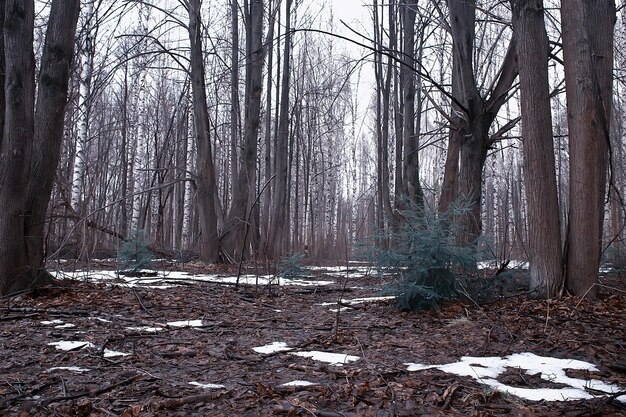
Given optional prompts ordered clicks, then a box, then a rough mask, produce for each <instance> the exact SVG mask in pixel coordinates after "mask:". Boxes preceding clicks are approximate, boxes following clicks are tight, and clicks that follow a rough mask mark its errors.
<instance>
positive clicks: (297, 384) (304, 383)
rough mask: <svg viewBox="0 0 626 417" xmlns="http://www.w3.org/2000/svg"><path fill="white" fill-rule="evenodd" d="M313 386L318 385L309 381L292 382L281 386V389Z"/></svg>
mask: <svg viewBox="0 0 626 417" xmlns="http://www.w3.org/2000/svg"><path fill="white" fill-rule="evenodd" d="M313 385H318V384H316V383H314V382H309V381H298V380H296V381H291V382H286V383H284V384H281V387H310V386H313Z"/></svg>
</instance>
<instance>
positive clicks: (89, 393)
mask: <svg viewBox="0 0 626 417" xmlns="http://www.w3.org/2000/svg"><path fill="white" fill-rule="evenodd" d="M141 377H142V376H141V375H135V376H133V377H131V378H128V379H125V380H123V381H119V382H116V383H115V384H111V385H107V386H106V387H104V388H100V389H98V390H90V391H84V392H81V393H78V394H74V395H69V396H63V397H53V398H48V399H44V400H43V401H41V403H40V405H41V406H45V405H48V404H50V403H53V402H57V401H67V400H75V399H77V398H82V397H95V396H97V395H100V394H104V393H105V392H108V391H111V390H112V389H114V388H117V387H119V386H122V385H128V384H131V383H133V382H135V381H137V380H139V379H141Z"/></svg>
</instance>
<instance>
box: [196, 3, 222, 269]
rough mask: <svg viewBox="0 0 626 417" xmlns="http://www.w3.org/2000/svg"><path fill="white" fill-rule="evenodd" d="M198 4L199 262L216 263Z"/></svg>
mask: <svg viewBox="0 0 626 417" xmlns="http://www.w3.org/2000/svg"><path fill="white" fill-rule="evenodd" d="M201 3H202V1H201V0H190V1H189V40H190V43H191V90H192V96H193V113H194V122H195V131H196V151H197V167H196V169H197V170H198V171H199V172H198V175H197V177H196V190H197V199H198V214H199V217H200V230H201V236H200V259H202V260H203V261H205V262H216V261H217V260H218V257H219V241H218V236H217V217H216V212H215V199H216V196H217V189H216V183H215V168H214V166H213V152H212V150H211V138H210V134H209V111H208V108H207V101H206V82H205V75H204V60H203V56H202V20H201V16H200V7H201Z"/></svg>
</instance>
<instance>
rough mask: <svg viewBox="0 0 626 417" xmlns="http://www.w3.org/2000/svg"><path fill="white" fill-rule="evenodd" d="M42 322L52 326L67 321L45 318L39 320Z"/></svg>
mask: <svg viewBox="0 0 626 417" xmlns="http://www.w3.org/2000/svg"><path fill="white" fill-rule="evenodd" d="M39 323H40V324H43V325H44V326H52V325H53V324H63V323H65V322H64V321H63V320H58V319H55V320H43V321H40V322H39Z"/></svg>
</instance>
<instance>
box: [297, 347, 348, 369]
mask: <svg viewBox="0 0 626 417" xmlns="http://www.w3.org/2000/svg"><path fill="white" fill-rule="evenodd" d="M291 355H295V356H302V357H304V358H311V359H313V360H316V361H320V362H327V363H330V364H331V365H339V366H341V365H343V364H344V363H348V362H355V361H358V360H359V357H358V356H351V355H346V354H344V353H330V352H319V351H316V350H312V351H310V352H293V353H291Z"/></svg>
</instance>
